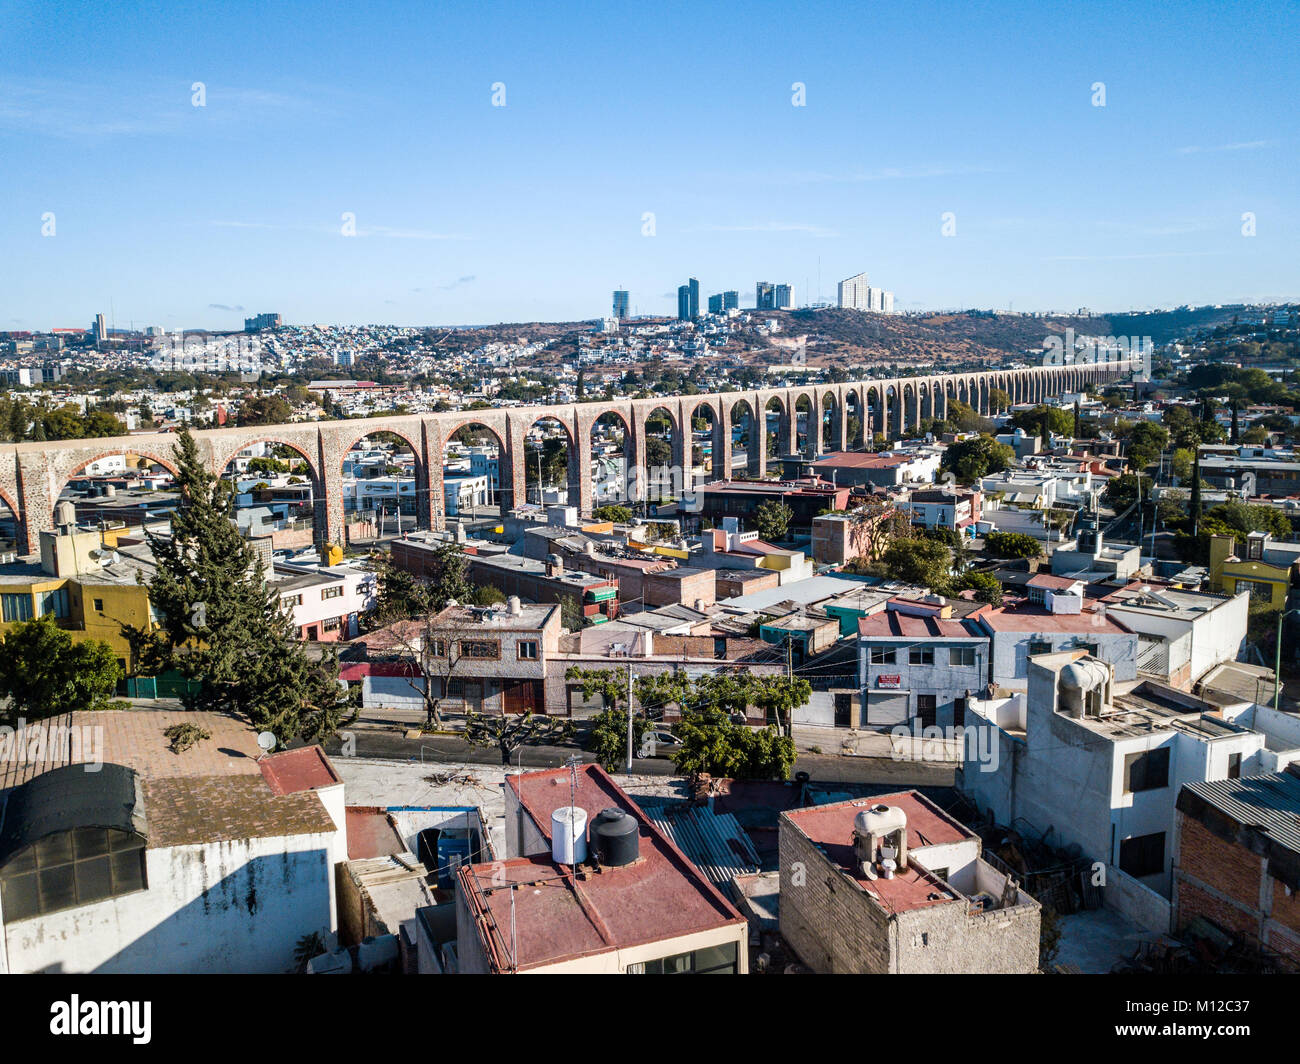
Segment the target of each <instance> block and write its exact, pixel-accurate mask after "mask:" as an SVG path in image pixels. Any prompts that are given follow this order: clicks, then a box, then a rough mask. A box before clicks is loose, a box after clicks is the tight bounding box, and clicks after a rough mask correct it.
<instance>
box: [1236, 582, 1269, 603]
mask: <svg viewBox="0 0 1300 1064" xmlns="http://www.w3.org/2000/svg"><path fill="white" fill-rule="evenodd" d="M1243 584H1244V585H1245V586H1246V589H1247V590H1248V591H1250V597H1251V600H1252V601H1254V602H1270V601H1272V599H1273V585H1272V584H1270V583H1269V582H1268V581H1267V580H1238V581H1237V589H1238V590H1240V589H1241V587H1242V585H1243Z"/></svg>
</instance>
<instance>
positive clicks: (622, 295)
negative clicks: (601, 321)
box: [614, 288, 628, 321]
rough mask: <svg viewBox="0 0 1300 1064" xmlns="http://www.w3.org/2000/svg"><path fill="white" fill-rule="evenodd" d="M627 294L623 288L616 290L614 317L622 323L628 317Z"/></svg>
mask: <svg viewBox="0 0 1300 1064" xmlns="http://www.w3.org/2000/svg"><path fill="white" fill-rule="evenodd" d="M627 307H628V298H627V292H626V291H625V290H624V289H622V288H616V289H614V317H615V318H617V319H618V320H619V321H622V320H623V319H624V318H626V317H627Z"/></svg>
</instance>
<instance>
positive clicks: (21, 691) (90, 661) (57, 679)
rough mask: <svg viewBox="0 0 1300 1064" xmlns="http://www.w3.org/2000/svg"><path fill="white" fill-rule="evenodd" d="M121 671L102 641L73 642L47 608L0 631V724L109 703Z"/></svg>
mask: <svg viewBox="0 0 1300 1064" xmlns="http://www.w3.org/2000/svg"><path fill="white" fill-rule="evenodd" d="M121 674H122V670H121V668H120V667H119V666H118V664H117V655H116V654H114V652H113V648H112V647H110V646H109V645H108V644H107V643H104V642H101V641H100V640H98V639H83V640H82V641H81V642H79V643H74V642H73V641H72V636H70V635H68V633H67V632H65V631H64V630H63V629H62V628H60V627H59V626H58V625H57V624H56V623H55V622H54V618H52V617H50V616H49V615H48V614H47V615H46V616H44V617H37V618H36V619H35V620H31V621H23V622H22V623H20V624H16V625H14V626H13V628H11V629H10V630H9V631H8V632H7V633H5V634H3V635H0V697H3V698H6V699H8V705H4V704H0V724H6V725H9V726H10V727H16V726H17V724H18V719H19V718H20V717H21V718H24V719H26V720H43V719H45V718H46V717H53V716H57V715H60V714H64V713H74V712H77V711H79V710H100V709H110V708H112V706H113V702H112V697H113V693H114V691H116V690H117V681H118V679H119V678H120V676H121Z"/></svg>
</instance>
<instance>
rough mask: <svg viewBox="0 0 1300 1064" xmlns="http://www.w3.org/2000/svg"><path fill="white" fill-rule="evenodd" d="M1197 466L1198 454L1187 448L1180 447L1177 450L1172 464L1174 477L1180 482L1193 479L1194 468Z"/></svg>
mask: <svg viewBox="0 0 1300 1064" xmlns="http://www.w3.org/2000/svg"><path fill="white" fill-rule="evenodd" d="M1195 464H1196V452H1195V451H1193V450H1191V449H1190V448H1187V447H1179V448H1178V449H1177V450H1175V451H1174V454H1173V458H1172V460H1171V462H1170V465H1171V468H1172V469H1173V473H1174V476H1176V477H1177V478H1178V479H1179V481H1180V482H1181V481H1184V480H1189V479H1191V476H1192V466H1194V465H1195Z"/></svg>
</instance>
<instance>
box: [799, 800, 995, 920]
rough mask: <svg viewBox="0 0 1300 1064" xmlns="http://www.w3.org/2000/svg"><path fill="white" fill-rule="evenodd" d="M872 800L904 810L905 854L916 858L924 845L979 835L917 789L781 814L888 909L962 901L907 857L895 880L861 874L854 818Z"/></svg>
mask: <svg viewBox="0 0 1300 1064" xmlns="http://www.w3.org/2000/svg"><path fill="white" fill-rule="evenodd" d="M874 805H889V806H895V807H897V808H899V809H902V810H903V812H904V813H905V814H906V815H907V850H908V853H909V854H913V855H915V856H917V860H924V857H923V856H922V854H923V852H924V850H925V848H926V847H930V846H944V845H948V844H951V843H956V842H965V841H968V840H971V839H977V838H978V837H977V836H976V835H975V834H974V833H972V832H971V831H969V830H967V829H966V828H964V827H963V826H962V825H961V824H959V823H958V822H957V821H956V820H954V819H953V818H952V817H950V816H948V814H947V813H945V812H944V811H943V810H942V809H940V808H939V807H938V806H937V805H935V804H934V803H933V802H931V801H929V800H928V799H926V798H925V797H924V796H923V795H920V794H917V793H916V792H915V791H898V792H896V793H894V794H882V795H878V796H877V797H874V798H857V799H852V800H850V801H847V802H835V803H834V804H831V805H814V806H809V807H807V808H805V809H792V810H788V811H787V812H785V813H783V814H782V815H783V816H784V817H785V819H786V820H787V821H788V822H789V823H790V825H791V826H793V827H794V828H795V829H796V830H798V831H800V832H802V833H803V835H804V836H805V837H806V838H807V839H808V840H809V841H810V842H812V843H813V845H815V846H816V847H817V848H818V849H819V850H820V851H821V852H822V854H824V855H825V857H826V859H827V860H828V861H829V862H830V863H831V864H833V865H835V866H836V867H837V868H838V869H839V870H840V871H841V872H842V873H843V874H844V875H845V876H846V877H847V878H848V879H851V880H852V881H853V882H854V883H856V884H857V885H858V887H859V888H860V889H861V890H862V891H863V893H865V894H868V895H870V896H871V897H872V898H873V899H874V900H875V901H876V903H877V904H878V905H880V907H881V908H882V909H885V910H886V911H888V912H891V913H894V912H899V911H900V910H905V909H921V908H925V907H927V906H930V905H946V904H947V903H949V902H954V901H962V900H963V899H962V897H961V895H959V894H957V893H956V892H955V891H954V890H953V889H952V888H951V887H949V886H948V885H947V884H946V883H945V882H944V881H943V880H942V879H939V878H938V877H937V876H934V875H931V874H930V873H929V872H926V871H923V870H922V869H921V868H920V867H919V866H918V865H916V864H915V863H912V862H910V861H909V863H908V867H907V870H906V871H904V872H899V873H897V874H896V875H895V876H894V878H893V879H868V878H867V877H866V876H864V875H863V874H862V871H861V870H860V869H859V868H858V862H857V859H856V857H855V856H854V853H853V820H854V818H855V817H856V816H857V815H858V814H859V813H860V812H862V811H863V810H865V809H869V808H870V807H871V806H874ZM918 851H921V853H918Z"/></svg>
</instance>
